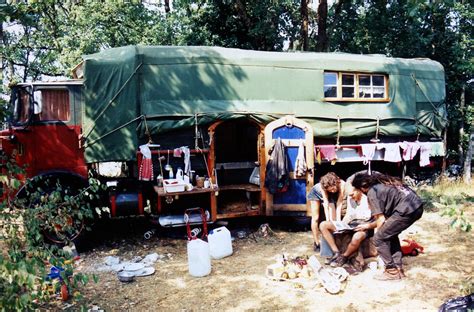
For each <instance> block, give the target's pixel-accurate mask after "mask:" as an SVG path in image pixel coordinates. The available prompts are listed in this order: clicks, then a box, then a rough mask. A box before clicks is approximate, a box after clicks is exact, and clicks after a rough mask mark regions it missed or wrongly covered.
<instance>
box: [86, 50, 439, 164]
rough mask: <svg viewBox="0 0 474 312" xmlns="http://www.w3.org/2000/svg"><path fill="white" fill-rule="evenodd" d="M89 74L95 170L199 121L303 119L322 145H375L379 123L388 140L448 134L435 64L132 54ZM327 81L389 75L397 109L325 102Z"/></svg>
mask: <svg viewBox="0 0 474 312" xmlns="http://www.w3.org/2000/svg"><path fill="white" fill-rule="evenodd" d="M83 69H84V92H85V114H84V134H85V137H86V159H87V161H88V162H94V161H109V160H132V159H135V157H136V148H137V145H138V142H139V139H140V138H145V137H146V135H145V132H146V130H147V129H148V131H149V132H150V133H151V135H154V134H162V133H165V132H170V133H172V130H176V129H183V128H186V127H193V126H194V125H195V122H196V119H197V122H198V123H199V124H200V125H208V124H210V123H212V122H214V121H216V120H227V119H231V118H241V117H248V118H252V119H254V120H257V121H259V122H262V123H268V122H270V121H272V120H275V119H276V118H279V117H281V116H283V115H286V114H293V115H295V116H296V117H299V118H302V119H304V120H305V121H307V122H309V123H310V124H311V125H312V126H313V129H314V134H315V138H316V140H317V139H318V138H335V137H336V136H337V135H338V131H339V135H340V137H342V138H347V137H360V136H371V135H374V133H375V132H376V128H377V120H379V130H380V136H410V135H416V134H417V133H420V134H422V135H425V136H430V137H439V136H440V135H441V132H442V129H443V128H444V126H445V105H444V99H445V85H444V84H445V81H444V70H443V67H442V66H441V65H440V64H439V63H437V62H434V61H431V60H427V59H399V58H389V57H385V56H380V55H354V54H345V53H285V52H260V51H248V50H238V49H226V48H216V47H162V46H157V47H150V46H127V47H122V48H114V49H110V50H106V51H103V52H100V53H97V54H93V55H88V56H85V57H84V66H83ZM324 71H338V72H367V73H383V74H387V75H388V77H389V86H388V89H389V90H388V96H389V99H390V100H389V101H388V102H376V103H374V102H365V103H364V102H328V101H325V100H324V91H323V78H324V75H323V74H324ZM196 117H197V118H196ZM145 118H146V123H145V121H144V120H145ZM338 120H339V124H340V129H339V130H338V126H337V125H338Z"/></svg>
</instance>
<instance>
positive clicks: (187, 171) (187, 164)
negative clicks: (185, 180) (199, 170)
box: [180, 146, 191, 177]
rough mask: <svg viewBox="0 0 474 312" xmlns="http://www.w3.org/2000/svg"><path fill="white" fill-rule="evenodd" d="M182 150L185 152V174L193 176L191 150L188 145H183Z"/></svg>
mask: <svg viewBox="0 0 474 312" xmlns="http://www.w3.org/2000/svg"><path fill="white" fill-rule="evenodd" d="M180 151H181V152H182V153H183V154H184V174H185V175H187V176H188V177H190V176H191V158H190V156H191V151H190V150H189V147H187V146H181V147H180Z"/></svg>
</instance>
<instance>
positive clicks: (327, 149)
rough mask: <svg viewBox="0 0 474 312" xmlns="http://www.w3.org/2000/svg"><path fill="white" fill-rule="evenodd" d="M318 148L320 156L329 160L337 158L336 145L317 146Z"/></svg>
mask: <svg viewBox="0 0 474 312" xmlns="http://www.w3.org/2000/svg"><path fill="white" fill-rule="evenodd" d="M319 150H320V151H321V158H324V159H326V160H329V161H334V160H336V159H337V154H336V146H334V145H325V146H319Z"/></svg>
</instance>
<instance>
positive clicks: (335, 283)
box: [308, 256, 349, 294]
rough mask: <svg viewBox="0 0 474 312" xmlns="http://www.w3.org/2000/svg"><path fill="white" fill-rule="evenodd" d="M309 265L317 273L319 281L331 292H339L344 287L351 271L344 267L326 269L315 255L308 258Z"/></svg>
mask: <svg viewBox="0 0 474 312" xmlns="http://www.w3.org/2000/svg"><path fill="white" fill-rule="evenodd" d="M308 265H309V266H310V267H311V269H312V270H313V272H314V273H315V275H316V277H317V279H318V281H319V283H320V284H321V285H322V286H323V287H324V289H326V291H327V292H329V293H330V294H337V293H338V292H340V291H341V289H342V284H341V283H342V282H343V281H345V280H346V279H347V277H348V276H349V273H347V271H346V270H344V269H343V268H335V269H326V268H324V267H323V266H322V265H321V264H320V263H319V261H318V259H316V257H315V256H311V257H310V258H309V259H308Z"/></svg>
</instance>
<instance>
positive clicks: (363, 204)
mask: <svg viewBox="0 0 474 312" xmlns="http://www.w3.org/2000/svg"><path fill="white" fill-rule="evenodd" d="M349 189H350V190H349V198H348V199H347V211H346V214H345V216H344V218H343V220H342V223H343V224H345V225H350V227H352V230H351V233H353V234H352V239H351V241H350V243H349V245H348V246H347V249H346V250H345V251H344V253H342V254H341V253H340V252H339V248H338V247H337V245H336V242H335V240H334V234H337V233H338V230H337V229H338V228H339V224H338V223H337V222H338V221H324V222H322V223H321V224H320V227H319V228H320V230H321V234H322V235H323V237H324V239H325V240H326V242H327V243H328V245H329V247H330V248H331V250H332V251H333V253H334V254H333V256H332V257H331V258H330V259H329V264H330V265H331V266H343V265H344V264H345V263H346V262H347V260H348V259H349V257H350V256H352V255H353V254H354V253H355V252H357V251H358V250H359V247H360V245H361V244H362V242H363V241H364V239H366V238H367V237H372V236H373V235H374V231H373V229H372V228H373V227H374V226H373V225H371V223H373V221H372V220H371V212H370V209H369V205H368V202H367V196H365V195H364V194H363V193H362V192H360V191H358V190H355V189H354V188H352V187H350V188H349ZM336 225H337V227H336Z"/></svg>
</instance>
